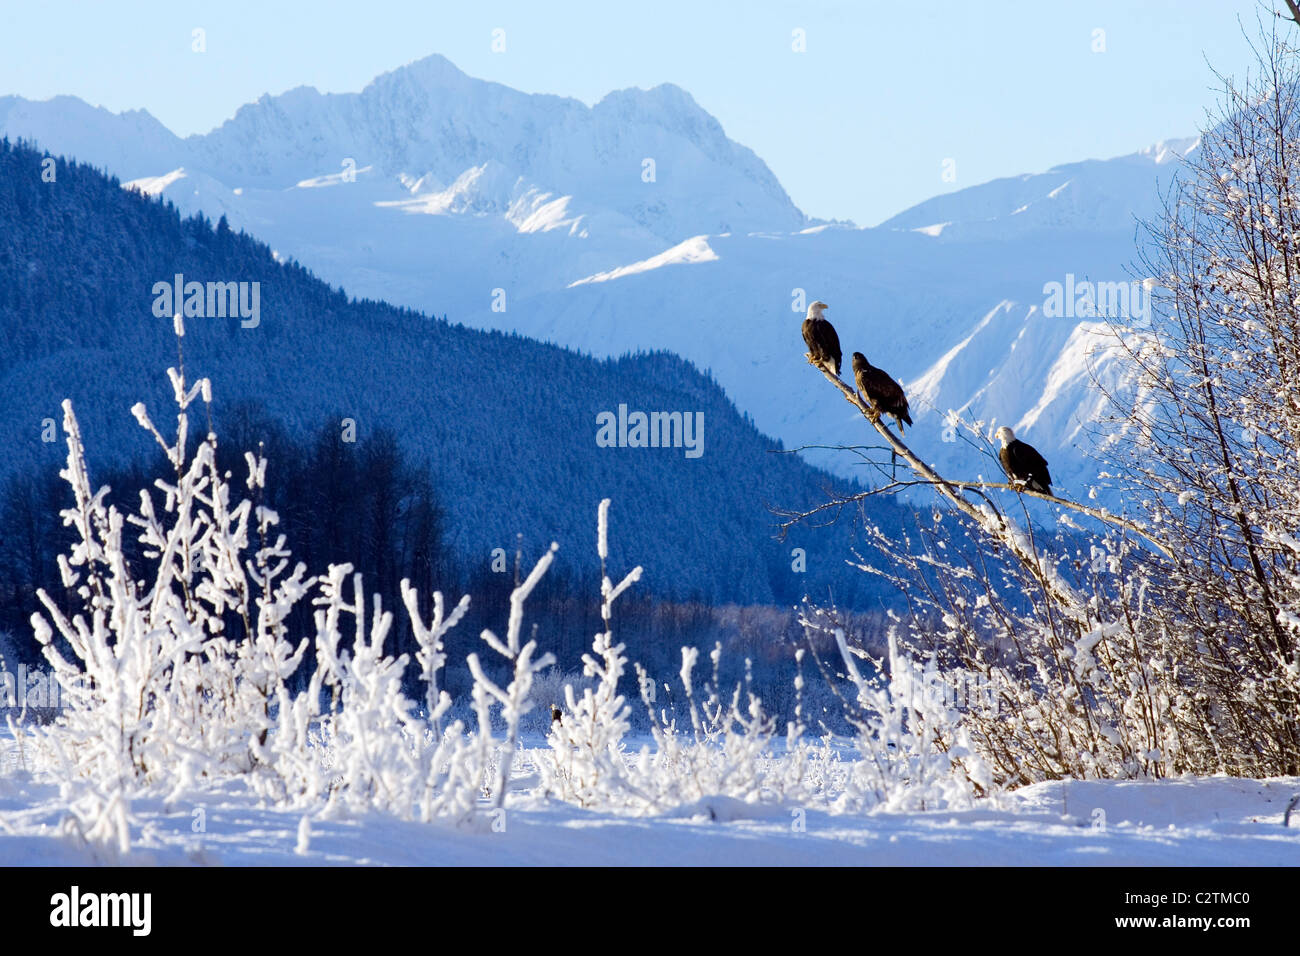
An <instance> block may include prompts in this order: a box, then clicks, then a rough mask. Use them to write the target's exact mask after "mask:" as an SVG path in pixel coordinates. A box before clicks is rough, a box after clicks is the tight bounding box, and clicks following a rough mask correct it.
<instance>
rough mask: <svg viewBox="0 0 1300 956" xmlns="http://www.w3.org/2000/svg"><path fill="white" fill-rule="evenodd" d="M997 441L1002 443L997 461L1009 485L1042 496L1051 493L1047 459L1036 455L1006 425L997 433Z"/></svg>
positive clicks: (1036, 453) (1034, 449)
mask: <svg viewBox="0 0 1300 956" xmlns="http://www.w3.org/2000/svg"><path fill="white" fill-rule="evenodd" d="M997 436H998V441H1000V442H1002V450H1001V451H999V452H998V460H999V461H1000V462H1002V470H1003V471H1005V472H1006V473H1007V477H1008V478H1010V479H1011V483H1012V484H1013V485H1014V484H1019V485H1024V487H1026V488H1028V489H1029V490H1030V491H1037V492H1039V493H1041V494H1044V495H1050V494H1051V493H1052V475H1051V473H1050V472H1049V471H1048V470H1047V459H1045V458H1044V457H1043V456H1042V455H1040V454H1039V453H1038V449H1036V448H1035V447H1034V446H1033V445H1026V444H1025V443H1024V442H1022V441H1021V440H1020V439H1019V438H1017V437H1016V433H1015V432H1013V431H1012V430H1011V429H1010V428H1008V427H1007V426H1006V425H1003V426H1002V427H1001V428H999V429H998V431H997Z"/></svg>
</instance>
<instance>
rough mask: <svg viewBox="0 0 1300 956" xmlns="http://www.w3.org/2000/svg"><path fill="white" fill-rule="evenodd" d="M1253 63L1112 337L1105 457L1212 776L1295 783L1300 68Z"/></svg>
mask: <svg viewBox="0 0 1300 956" xmlns="http://www.w3.org/2000/svg"><path fill="white" fill-rule="evenodd" d="M1274 29H1278V26H1277V24H1275V25H1274ZM1256 53H1257V71H1256V72H1254V73H1252V74H1249V75H1247V76H1245V77H1244V78H1240V79H1233V78H1231V77H1221V78H1220V79H1221V80H1222V82H1223V91H1224V92H1223V98H1222V102H1221V104H1220V106H1219V108H1218V110H1217V112H1216V114H1214V115H1213V116H1212V117H1211V122H1210V123H1209V125H1208V126H1207V128H1206V129H1205V131H1204V132H1203V133H1202V135H1201V138H1200V142H1199V145H1198V146H1197V148H1196V149H1195V150H1194V151H1193V152H1192V153H1191V154H1190V155H1189V157H1188V159H1187V160H1186V162H1185V164H1184V166H1183V168H1182V169H1181V170H1180V171H1179V175H1178V178H1177V181H1176V184H1175V188H1174V190H1173V191H1172V193H1171V195H1170V196H1169V197H1168V200H1167V202H1166V205H1165V209H1164V212H1163V215H1162V216H1161V217H1160V219H1159V221H1158V222H1156V223H1155V224H1154V225H1153V226H1152V227H1151V233H1152V237H1153V240H1154V243H1153V244H1154V251H1153V252H1151V253H1150V254H1149V256H1148V257H1147V260H1146V262H1147V265H1148V267H1149V271H1150V272H1151V273H1152V274H1154V275H1157V276H1159V277H1160V282H1161V286H1162V289H1161V291H1160V295H1159V296H1158V297H1157V300H1156V308H1155V309H1154V310H1153V313H1154V315H1153V321H1152V324H1151V326H1150V327H1149V328H1139V329H1133V328H1123V327H1119V326H1115V327H1114V328H1113V329H1112V331H1113V333H1114V336H1115V342H1116V345H1115V347H1114V351H1116V352H1118V354H1119V355H1120V356H1121V357H1122V360H1123V361H1124V362H1125V363H1126V365H1127V366H1128V367H1129V368H1131V369H1132V370H1133V372H1134V376H1135V379H1136V389H1137V393H1136V400H1134V398H1133V396H1131V395H1129V394H1122V395H1118V394H1117V395H1114V396H1113V397H1114V398H1115V399H1116V401H1115V410H1116V415H1115V423H1114V429H1113V432H1114V434H1115V436H1116V438H1115V440H1114V443H1113V446H1112V448H1111V453H1112V455H1113V457H1114V458H1115V459H1116V463H1117V464H1118V466H1119V468H1118V469H1117V470H1118V471H1119V472H1120V476H1121V478H1122V479H1124V480H1125V481H1126V482H1127V484H1128V491H1129V494H1130V496H1131V497H1133V498H1136V499H1138V500H1140V502H1141V507H1142V509H1143V510H1144V511H1146V512H1147V514H1148V515H1149V517H1150V521H1151V522H1152V524H1153V525H1156V526H1158V527H1159V529H1160V534H1161V536H1162V537H1163V538H1164V540H1165V541H1166V542H1167V543H1168V544H1169V545H1170V548H1171V551H1172V552H1173V554H1174V555H1175V560H1174V562H1173V567H1172V568H1164V567H1162V568H1161V569H1160V570H1159V571H1156V570H1155V569H1151V573H1150V574H1149V581H1150V587H1149V589H1148V600H1149V602H1151V603H1152V604H1153V605H1154V606H1155V607H1156V608H1157V609H1158V612H1159V613H1158V617H1159V620H1158V627H1160V628H1161V629H1163V630H1164V631H1165V632H1166V633H1170V634H1178V635H1180V636H1181V637H1182V640H1183V643H1184V650H1185V655H1184V656H1183V657H1182V659H1181V661H1180V663H1179V666H1180V668H1181V669H1182V671H1183V674H1184V675H1185V678H1184V684H1185V685H1186V686H1187V687H1188V688H1189V693H1191V694H1193V695H1195V698H1196V708H1195V709H1196V717H1197V720H1196V722H1197V723H1198V724H1199V725H1200V726H1199V727H1198V728H1193V730H1194V731H1195V732H1197V733H1199V735H1200V736H1201V737H1202V745H1203V746H1204V748H1205V750H1206V751H1207V754H1209V755H1210V756H1211V758H1212V759H1211V762H1210V766H1211V767H1213V768H1215V769H1219V770H1223V771H1226V772H1230V773H1247V774H1259V775H1264V774H1277V773H1282V774H1294V773H1297V772H1300V657H1298V656H1297V648H1298V644H1297V639H1298V638H1300V545H1298V543H1297V537H1300V60H1298V58H1297V57H1298V54H1297V51H1296V50H1295V48H1294V47H1293V46H1292V45H1291V44H1290V43H1289V42H1288V41H1287V40H1286V39H1284V37H1283V36H1282V35H1280V34H1279V33H1277V32H1266V33H1264V35H1262V36H1261V38H1260V40H1259V41H1258V45H1257V47H1256Z"/></svg>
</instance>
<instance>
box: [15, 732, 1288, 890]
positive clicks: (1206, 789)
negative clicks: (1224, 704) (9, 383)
mask: <svg viewBox="0 0 1300 956" xmlns="http://www.w3.org/2000/svg"><path fill="white" fill-rule="evenodd" d="M629 742H630V743H631V742H633V741H629ZM540 743H541V742H540V741H530V742H529V747H527V748H525V749H524V750H523V752H522V753H521V755H520V758H519V759H518V761H517V770H516V772H515V774H514V777H513V781H512V787H511V792H510V799H509V803H508V807H507V809H506V810H505V811H503V812H499V813H494V812H493V811H492V810H491V809H490V807H488V806H487V804H484V805H483V806H482V808H481V811H480V813H479V814H478V815H477V817H476V818H475V820H474V822H473V823H471V824H467V825H461V826H456V825H454V824H452V823H450V822H447V823H442V822H433V823H420V822H409V821H403V820H399V819H396V818H394V817H391V816H386V815H383V814H380V813H369V814H338V815H336V816H335V817H334V818H328V817H326V818H322V817H321V816H313V817H311V818H308V822H307V824H306V831H307V832H306V834H305V840H304V839H303V837H304V834H303V819H304V817H303V816H302V814H301V813H300V812H294V811H292V810H286V809H278V808H272V807H269V806H267V805H266V804H265V803H264V802H263V801H260V800H259V799H258V798H257V797H256V796H255V795H253V794H251V793H249V792H248V790H247V789H246V788H245V787H244V785H243V784H242V783H241V782H239V781H231V782H228V783H227V784H225V785H223V786H222V787H221V788H219V789H211V790H195V791H193V792H190V793H187V794H185V795H184V796H183V798H182V799H177V800H172V801H170V802H164V801H162V800H139V801H137V802H136V803H135V804H134V805H133V807H132V814H133V817H134V819H135V820H136V821H138V825H137V826H133V827H132V831H133V832H132V849H131V851H130V852H129V853H128V854H127V855H125V856H121V857H119V856H117V855H116V854H108V855H106V852H105V851H104V850H102V849H92V848H90V847H88V846H86V845H85V844H84V843H82V841H80V840H78V839H76V838H75V837H72V836H70V835H69V834H68V833H67V830H66V821H67V820H68V812H67V803H66V801H65V800H63V799H62V798H61V796H60V793H59V790H58V787H57V786H55V785H53V784H51V783H43V782H42V781H41V780H39V779H37V778H33V777H32V776H31V775H30V774H27V773H26V772H24V771H21V770H13V769H7V771H6V773H5V774H4V776H3V777H2V778H0V864H2V865H5V866H83V865H95V864H126V865H132V866H152V865H158V866H188V865H199V866H268V865H269V866H303V865H306V866H334V865H344V866H350V865H381V866H481V865H482V866H496V865H523V866H543V865H544V866H556V865H595V866H719V865H721V866H767V865H794V866H910V865H916V866H984V865H987V866H1296V865H1300V809H1298V810H1296V811H1293V813H1292V816H1291V821H1290V822H1291V825H1290V827H1289V828H1287V827H1284V826H1283V814H1284V810H1285V808H1286V805H1287V803H1288V802H1289V801H1290V799H1291V798H1292V797H1293V796H1294V795H1295V794H1297V793H1300V778H1297V777H1292V778H1279V779H1273V780H1258V781H1257V780H1245V779H1239V778H1229V777H1211V778H1185V779H1176V780H1164V781H1146V782H1134V781H1067V782H1064V783H1062V782H1052V783H1040V784H1035V785H1034V786H1030V787H1025V788H1022V789H1020V790H1017V791H1014V792H1010V793H1005V794H1000V795H996V796H994V797H992V798H989V799H987V800H985V801H983V802H981V803H980V804H979V805H977V806H976V808H974V809H970V810H961V811H934V812H910V813H896V812H886V811H880V812H875V813H869V814H861V813H839V812H836V810H835V808H834V807H826V806H823V807H800V806H795V805H792V804H790V803H788V802H778V801H772V802H755V803H747V802H744V801H741V800H737V799H734V798H730V797H715V798H705V799H703V800H699V801H696V802H693V803H690V804H686V805H683V806H680V807H678V808H676V809H675V810H670V811H667V812H664V813H660V814H656V815H652V816H626V815H616V814H611V813H598V812H590V811H585V810H582V809H580V808H577V807H574V806H573V805H571V804H567V803H564V802H561V801H559V800H556V799H554V798H552V797H548V796H547V795H545V794H544V793H541V792H539V789H538V787H537V783H538V774H537V773H536V769H535V764H534V759H533V757H532V756H531V755H532V754H535V753H537V752H538V751H535V750H533V749H532V745H533V744H540ZM300 850H301V852H300Z"/></svg>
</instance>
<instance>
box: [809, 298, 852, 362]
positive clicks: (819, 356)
mask: <svg viewBox="0 0 1300 956" xmlns="http://www.w3.org/2000/svg"><path fill="white" fill-rule="evenodd" d="M829 308H830V306H829V305H827V304H826V303H825V302H814V303H813V304H812V305H810V306H808V317H807V318H805V319H804V320H803V340H804V341H805V342H806V343H808V361H809V362H812V364H813V365H819V366H821V367H822V368H824V369H827V370H828V371H832V372H834V373H835V377H836V378H839V377H840V359H841V358H842V354H843V353H841V352H840V337H839V336H838V335H836V334H835V326H833V325H831V324H830V323H829V322H827V321H826V317H825V316H824V315H822V311H823V310H824V309H829Z"/></svg>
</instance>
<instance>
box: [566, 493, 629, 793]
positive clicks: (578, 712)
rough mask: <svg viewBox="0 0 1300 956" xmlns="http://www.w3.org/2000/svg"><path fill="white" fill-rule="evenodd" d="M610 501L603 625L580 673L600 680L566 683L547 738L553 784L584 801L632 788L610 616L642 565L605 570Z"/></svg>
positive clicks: (618, 650) (603, 513)
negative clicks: (612, 573)
mask: <svg viewBox="0 0 1300 956" xmlns="http://www.w3.org/2000/svg"><path fill="white" fill-rule="evenodd" d="M609 504H610V500H609V499H608V498H605V499H602V501H601V502H600V507H599V509H598V512H597V521H596V550H597V553H598V554H599V555H600V596H601V604H600V617H601V620H602V621H603V622H604V624H605V628H604V630H603V631H601V632H600V633H598V634H596V636H595V638H594V640H593V641H592V651H591V653H590V654H583V655H582V663H583V670H582V673H583V675H584V676H585V677H588V678H593V679H595V682H596V683H595V686H594V687H593V686H587V687H583V688H581V696H579V695H578V694H575V692H574V687H575V685H573V684H568V685H566V686H565V688H564V704H565V706H564V708H563V710H562V716H561V718H560V719H559V720H558V721H556V722H555V723H554V724H553V725H552V727H551V734H550V740H549V742H550V745H551V750H552V752H553V754H554V758H555V762H554V781H555V782H554V786H555V788H556V789H557V791H558V792H559V794H560V796H561V797H562V798H563V799H566V800H572V801H574V802H576V803H578V804H580V805H582V806H591V805H593V804H595V803H598V802H610V801H614V802H622V800H625V799H626V798H627V790H628V787H629V784H628V780H627V766H626V762H625V760H624V759H623V754H622V749H623V736H624V735H625V734H626V733H627V731H628V729H629V724H628V714H629V713H630V708H629V707H628V705H627V702H626V700H624V698H623V696H622V695H621V694H620V693H619V690H618V683H619V680H620V678H622V676H623V672H624V671H625V670H626V668H627V658H626V657H625V656H624V650H625V648H624V646H623V645H622V644H615V643H614V634H613V625H612V619H613V606H614V602H615V601H616V600H617V599H618V597H619V595H620V594H622V593H623V592H624V591H626V590H627V589H628V588H629V587H631V586H632V585H633V584H635V583H636V582H637V581H639V580H640V579H641V568H640V567H635V568H633V569H632V570H631V571H629V572H628V573H627V575H626V576H625V577H624V578H623V580H622V581H620V582H619V583H618V585H615V584H614V583H613V581H611V580H610V577H609V575H608V574H607V573H606V569H605V562H606V560H607V558H608V556H609V541H608V534H609Z"/></svg>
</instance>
